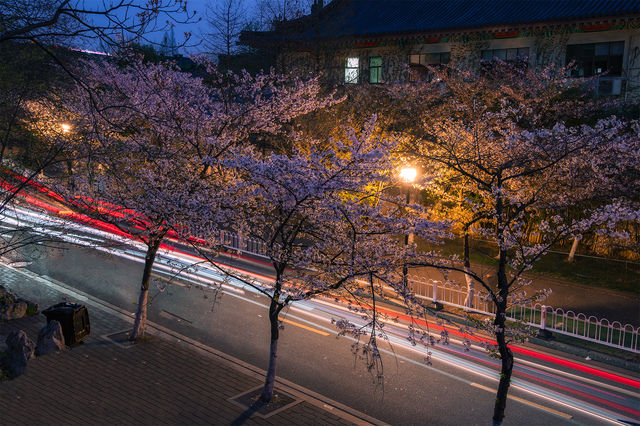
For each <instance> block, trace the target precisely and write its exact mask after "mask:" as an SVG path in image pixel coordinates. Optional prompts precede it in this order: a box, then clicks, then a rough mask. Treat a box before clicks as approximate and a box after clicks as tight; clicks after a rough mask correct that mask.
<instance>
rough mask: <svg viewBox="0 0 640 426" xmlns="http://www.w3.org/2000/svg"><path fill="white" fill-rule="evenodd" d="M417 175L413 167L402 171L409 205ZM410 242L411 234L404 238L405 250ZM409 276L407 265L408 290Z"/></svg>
mask: <svg viewBox="0 0 640 426" xmlns="http://www.w3.org/2000/svg"><path fill="white" fill-rule="evenodd" d="M417 175H418V171H417V170H416V169H415V168H413V167H403V168H402V169H400V179H402V181H403V182H404V183H405V186H406V188H407V205H408V204H409V203H410V202H411V183H412V182H413V181H414V180H415V179H416V176H417ZM409 242H413V234H412V233H410V232H409V233H407V234H406V235H405V236H404V245H405V248H406V247H407V246H408V245H409ZM408 274H409V270H408V268H407V265H406V264H405V265H404V266H403V267H402V284H403V285H404V287H405V288H407V286H408V284H409V283H408V280H407V278H408Z"/></svg>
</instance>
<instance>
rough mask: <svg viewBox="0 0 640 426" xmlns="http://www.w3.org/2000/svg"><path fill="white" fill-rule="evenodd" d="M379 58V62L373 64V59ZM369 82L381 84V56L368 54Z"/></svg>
mask: <svg viewBox="0 0 640 426" xmlns="http://www.w3.org/2000/svg"><path fill="white" fill-rule="evenodd" d="M375 59H379V60H380V63H379V64H376V65H374V64H373V60H375ZM374 73H375V77H376V78H375V80H376V81H373V80H374ZM369 83H370V84H381V83H382V56H369Z"/></svg>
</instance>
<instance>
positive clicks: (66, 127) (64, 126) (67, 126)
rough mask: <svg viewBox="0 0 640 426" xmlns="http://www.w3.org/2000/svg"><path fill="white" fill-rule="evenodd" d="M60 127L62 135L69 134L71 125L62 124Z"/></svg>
mask: <svg viewBox="0 0 640 426" xmlns="http://www.w3.org/2000/svg"><path fill="white" fill-rule="evenodd" d="M60 127H62V131H63V132H64V133H69V132H70V131H71V125H70V124H67V123H62V124H61V125H60Z"/></svg>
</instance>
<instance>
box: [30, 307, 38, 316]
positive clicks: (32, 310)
mask: <svg viewBox="0 0 640 426" xmlns="http://www.w3.org/2000/svg"><path fill="white" fill-rule="evenodd" d="M37 313H38V308H37V307H36V306H35V305H29V306H27V316H33V315H36V314H37Z"/></svg>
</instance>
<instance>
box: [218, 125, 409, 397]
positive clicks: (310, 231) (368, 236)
mask: <svg viewBox="0 0 640 426" xmlns="http://www.w3.org/2000/svg"><path fill="white" fill-rule="evenodd" d="M373 128H374V125H373V123H370V125H369V126H367V128H365V130H364V131H363V132H362V133H361V134H357V133H356V132H354V131H349V132H347V138H346V141H345V142H339V141H332V143H328V144H326V143H320V142H318V141H313V140H304V141H298V142H297V143H296V144H294V148H293V149H292V152H291V153H290V154H289V155H284V154H275V153H271V154H267V155H264V156H261V155H258V154H257V153H255V152H250V153H245V154H241V153H239V154H237V155H234V156H233V158H231V159H229V160H227V161H226V165H227V166H229V167H232V168H234V169H235V170H237V173H239V174H241V175H243V176H244V179H243V180H242V182H243V183H242V185H243V187H242V188H240V190H241V191H242V193H243V194H244V196H243V197H242V198H239V200H240V201H241V202H237V204H236V213H237V214H236V215H235V216H234V227H235V228H236V229H237V231H238V232H240V233H242V234H244V235H246V236H248V237H251V238H253V239H256V240H258V241H261V242H262V243H263V244H264V246H265V247H266V255H267V256H268V257H269V259H270V262H271V264H272V266H273V269H274V272H275V278H274V280H273V282H270V283H263V282H260V283H258V282H255V281H253V280H251V279H250V278H248V277H243V276H238V275H237V274H235V275H234V276H235V277H236V278H238V279H240V280H242V281H244V282H245V283H246V284H248V285H250V286H252V287H254V288H255V289H257V290H258V291H260V292H261V293H262V294H264V295H265V296H267V297H268V298H269V300H270V304H269V315H268V318H269V325H270V350H269V365H268V368H267V374H266V378H265V385H264V388H263V390H262V394H261V397H260V400H261V401H262V402H263V403H268V402H269V401H270V400H271V398H272V395H273V387H274V384H275V378H276V366H277V362H276V360H277V353H278V339H279V336H280V331H281V328H282V321H281V318H280V316H281V313H282V311H283V309H286V308H287V307H288V306H289V305H290V304H291V303H293V302H295V301H299V300H305V299H310V298H313V297H317V296H320V295H323V294H330V293H331V294H335V292H337V291H339V290H340V291H344V292H347V293H351V294H355V293H358V292H360V291H361V288H360V287H361V284H359V283H358V282H357V281H356V279H358V278H360V279H364V280H366V279H368V278H370V277H373V276H376V277H378V276H387V275H390V274H393V273H397V270H398V266H399V265H400V264H401V261H402V260H404V259H405V257H403V256H402V250H401V249H400V250H399V249H398V241H397V235H399V234H402V233H403V232H406V231H408V229H409V228H410V226H409V225H408V224H407V222H403V221H400V220H396V219H399V218H400V215H399V212H400V209H395V210H394V212H395V213H396V214H395V215H394V214H392V213H391V212H389V211H387V212H384V211H383V209H382V208H381V207H380V206H379V205H378V204H377V203H375V202H374V200H375V198H376V197H377V195H378V194H376V193H375V191H372V188H378V187H379V186H376V185H373V186H371V185H369V184H371V183H374V182H379V181H388V179H389V176H388V173H387V172H388V170H390V167H391V155H390V147H391V145H390V143H389V142H388V141H385V140H382V139H381V138H379V137H375V136H374V134H373ZM228 273H230V274H233V273H232V272H228ZM371 286H372V291H373V283H372V284H371ZM368 294H369V295H370V296H372V293H368ZM374 345H375V340H374Z"/></svg>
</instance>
